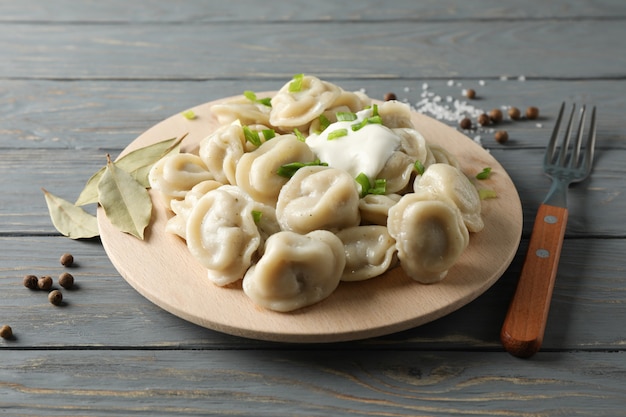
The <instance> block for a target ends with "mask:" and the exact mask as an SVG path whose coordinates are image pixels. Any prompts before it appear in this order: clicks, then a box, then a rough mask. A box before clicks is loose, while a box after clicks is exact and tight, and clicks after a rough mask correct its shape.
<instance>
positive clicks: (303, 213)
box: [276, 166, 360, 234]
mask: <svg viewBox="0 0 626 417" xmlns="http://www.w3.org/2000/svg"><path fill="white" fill-rule="evenodd" d="M276 217H277V219H278V223H279V224H280V226H281V228H282V229H283V230H291V231H294V232H297V233H303V234H304V233H308V232H311V231H313V230H318V229H325V230H339V229H343V228H346V227H350V226H357V225H358V224H359V222H360V215H359V192H358V191H357V184H356V181H355V180H354V179H353V178H352V177H351V176H350V175H349V174H348V173H347V172H345V171H343V170H341V169H337V168H330V167H324V166H307V167H303V168H300V169H299V170H298V171H296V173H295V174H294V175H293V177H291V179H290V180H289V181H288V182H287V184H285V186H284V187H283V188H282V189H281V190H280V193H279V195H278V202H277V204H276Z"/></svg>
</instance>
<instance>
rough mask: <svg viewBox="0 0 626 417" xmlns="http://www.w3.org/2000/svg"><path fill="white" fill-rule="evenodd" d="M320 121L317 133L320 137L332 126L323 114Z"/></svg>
mask: <svg viewBox="0 0 626 417" xmlns="http://www.w3.org/2000/svg"><path fill="white" fill-rule="evenodd" d="M319 121H320V128H319V129H318V130H317V132H316V133H317V134H318V135H319V134H320V133H322V132H323V131H325V130H326V128H327V127H328V126H330V120H328V117H326V116H324V115H323V114H320V117H319Z"/></svg>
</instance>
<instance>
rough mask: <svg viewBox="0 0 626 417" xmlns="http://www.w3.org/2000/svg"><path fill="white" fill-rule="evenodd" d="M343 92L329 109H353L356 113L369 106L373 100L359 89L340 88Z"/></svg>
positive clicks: (335, 110)
mask: <svg viewBox="0 0 626 417" xmlns="http://www.w3.org/2000/svg"><path fill="white" fill-rule="evenodd" d="M340 91H341V94H339V96H338V97H337V99H336V100H335V101H334V102H333V103H332V104H331V105H330V106H329V110H331V111H334V112H338V111H351V112H353V113H356V112H358V111H361V110H363V109H364V108H365V107H367V106H369V105H370V104H371V102H372V100H371V99H370V98H369V97H368V96H367V95H366V94H364V93H361V92H359V91H345V90H342V89H340Z"/></svg>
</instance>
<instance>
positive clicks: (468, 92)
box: [465, 88, 476, 100]
mask: <svg viewBox="0 0 626 417" xmlns="http://www.w3.org/2000/svg"><path fill="white" fill-rule="evenodd" d="M465 97H467V98H469V99H470V100H471V99H473V98H474V97H476V91H474V90H472V89H471V88H470V89H467V90H465Z"/></svg>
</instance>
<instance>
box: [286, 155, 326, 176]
mask: <svg viewBox="0 0 626 417" xmlns="http://www.w3.org/2000/svg"><path fill="white" fill-rule="evenodd" d="M311 166H325V167H326V166H328V164H327V163H326V162H321V161H320V160H319V159H316V160H315V161H312V162H291V163H289V164H285V165H281V166H280V167H279V168H278V169H277V170H276V173H277V174H278V175H280V176H281V177H285V178H291V177H293V174H295V173H296V171H297V170H299V169H300V168H303V167H311Z"/></svg>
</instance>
